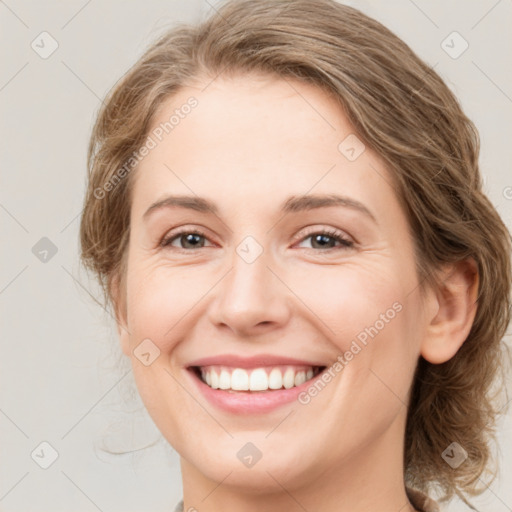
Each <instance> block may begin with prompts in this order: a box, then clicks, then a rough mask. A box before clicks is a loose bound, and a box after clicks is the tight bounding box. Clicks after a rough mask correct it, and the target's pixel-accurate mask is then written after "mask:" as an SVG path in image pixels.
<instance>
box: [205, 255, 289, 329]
mask: <svg viewBox="0 0 512 512" xmlns="http://www.w3.org/2000/svg"><path fill="white" fill-rule="evenodd" d="M267 263H269V261H268V258H267V257H266V253H265V252H263V253H262V254H261V255H260V256H259V257H258V258H257V259H256V260H255V261H253V262H251V263H249V262H247V261H245V260H244V259H243V258H242V257H241V256H240V255H239V254H238V253H236V252H234V255H233V259H232V268H231V270H230V271H229V272H228V273H227V275H225V276H224V278H223V279H222V280H221V282H220V283H219V284H218V292H217V294H216V297H215V299H214V301H213V302H212V303H211V304H210V320H211V322H212V323H213V324H214V325H216V326H217V327H223V328H229V329H231V330H232V331H233V333H234V334H235V335H236V336H237V337H250V336H254V335H258V334H263V333H264V332H267V331H269V330H275V329H276V328H279V327H282V326H284V325H285V324H286V323H287V321H288V320H289V318H290V301H291V295H292V294H291V293H290V292H289V290H288V288H287V287H286V285H285V284H284V283H283V281H282V280H281V279H280V277H279V276H278V272H276V271H275V270H274V269H271V268H269V266H267ZM272 266H274V265H272Z"/></svg>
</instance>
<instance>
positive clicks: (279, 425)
mask: <svg viewBox="0 0 512 512" xmlns="http://www.w3.org/2000/svg"><path fill="white" fill-rule="evenodd" d="M207 84H208V81H206V80H205V81H204V83H201V84H200V85H198V87H197V88H195V87H194V88H192V87H191V88H186V89H182V90H181V91H180V92H179V93H178V94H176V95H175V96H174V97H173V98H172V99H170V100H169V101H168V102H167V103H165V104H164V105H163V106H162V108H161V109H160V110H159V112H158V115H157V117H156V119H155V120H154V124H153V126H152V129H151V131H150V134H149V135H150V136H151V137H152V140H153V142H149V143H148V144H147V146H148V147H150V146H155V147H151V148H150V149H149V150H148V154H147V155H146V156H145V157H144V158H143V160H142V161H141V162H140V164H139V167H138V169H137V171H136V175H135V176H134V178H136V179H135V181H134V188H133V203H132V211H131V233H130V242H129V253H128V266H127V275H126V318H125V321H126V324H125V327H126V330H121V331H120V332H121V342H122V347H123V351H124V352H125V354H126V355H128V356H129V357H131V359H132V364H133V371H134V375H135V379H136V382H137V386H138V389H139V392H140V394H141V397H142V399H143V401H144V403H145V405H146V407H147V409H148V411H149V413H150V414H151V416H152V418H153V420H154V421H155V423H156V425H157V426H158V428H159V429H160V430H161V432H162V433H163V435H164V436H165V438H166V439H167V440H168V441H169V443H170V444H171V445H172V446H173V447H174V448H175V449H176V450H177V452H178V453H179V454H180V455H181V457H182V462H183V464H184V466H183V470H184V471H187V472H189V474H194V473H195V474H196V475H202V477H203V478H206V479H211V480H214V481H217V482H219V481H221V480H222V479H224V478H225V477H226V475H228V474H229V475H230V476H229V479H228V480H227V481H226V482H229V483H230V484H233V485H236V486H243V487H244V488H247V489H260V490H261V489H262V488H263V487H265V486H267V487H268V488H269V489H271V488H272V489H274V488H276V489H280V488H279V486H278V484H277V483H276V482H280V484H282V485H283V486H284V487H285V488H287V489H289V490H291V489H294V488H295V487H296V486H300V485H302V484H303V483H304V482H305V481H312V480H314V479H315V478H316V477H320V476H322V474H323V473H324V472H326V471H332V470H336V471H338V472H341V473H339V474H342V472H343V471H344V468H345V469H347V468H348V469H350V471H351V473H350V474H357V473H358V471H359V472H360V473H361V475H364V474H368V473H367V471H368V467H366V468H365V471H366V472H365V473H363V466H365V465H366V466H368V465H369V464H370V463H371V462H372V461H375V459H374V458H373V457H374V456H375V455H376V454H378V456H379V457H384V458H386V457H388V456H389V459H388V460H390V461H391V460H397V457H398V458H400V455H399V454H401V450H402V442H403V435H404V426H405V418H406V413H407V407H406V405H405V404H406V403H407V396H408V392H409V388H410V385H411V382H412V378H413V372H414V369H415V365H416V361H417V358H418V355H419V352H420V342H421V340H422V337H423V336H424V333H425V328H426V322H427V319H426V315H427V313H426V312H425V311H424V310H423V305H422V301H421V298H420V294H419V292H420V290H419V282H418V277H417V274H416V270H415V259H414V254H413V240H412V239H411V236H410V234H409V231H408V224H407V219H406V217H405V215H404V213H403V211H402V209H401V208H400V206H399V202H398V200H397V197H396V194H395V192H394V189H393V188H392V186H391V183H392V181H391V176H390V174H389V172H388V171H387V169H386V168H385V166H384V164H383V163H382V162H381V161H380V159H379V158H378V157H377V155H376V154H375V153H374V152H373V151H372V150H370V149H369V148H368V147H366V148H364V146H363V145H362V143H361V142H360V141H359V140H358V139H357V138H356V137H355V135H354V129H353V128H352V127H351V126H350V124H349V123H348V121H347V119H346V118H345V116H344V114H343V112H342V110H341V109H340V108H339V107H338V106H337V105H336V103H334V101H333V100H332V99H330V98H329V97H328V96H327V95H325V93H323V92H322V91H321V90H319V89H317V88H315V87H313V86H310V85H306V84H304V83H301V82H298V81H292V80H286V81H285V80H278V79H274V78H268V77H267V78H265V77H256V76H243V77H237V78H232V79H220V78H218V79H216V80H215V81H213V82H211V83H210V84H209V85H208V86H207V87H206V85H207ZM191 96H193V97H194V98H195V99H196V100H197V104H195V103H194V105H195V106H193V107H192V108H187V107H183V106H184V105H185V104H187V100H188V99H189V98H190V97H191ZM190 104H192V103H189V105H190ZM173 115H174V118H173V120H172V121H171V122H169V120H170V118H171V117H172V116H173ZM165 123H167V125H166V124H165ZM166 132H167V133H166ZM160 139H161V140H160ZM134 172H135V171H134ZM171 196H172V197H174V196H187V197H188V198H189V199H188V200H186V201H182V202H181V203H180V204H178V203H176V202H173V201H171V200H170V198H171ZM334 196H340V197H341V198H342V199H340V200H339V201H338V202H335V201H334V202H331V203H330V204H324V205H322V201H323V200H324V199H325V198H329V197H330V198H333V197H334ZM306 198H310V199H309V200H306ZM205 201H208V203H209V204H211V205H213V208H215V213H213V212H212V211H211V210H209V209H208V208H204V207H203V205H204V203H205ZM151 207H152V208H151ZM198 231H199V232H200V233H201V234H195V235H194V233H197V232H198ZM325 231H326V232H327V234H324V235H322V232H325ZM187 234H188V236H187ZM164 244H165V245H164ZM212 358H215V359H212ZM336 363H337V364H336ZM191 367H200V369H199V372H198V373H200V372H201V370H203V371H204V372H205V375H204V378H205V379H208V380H209V381H210V385H214V386H221V387H224V388H227V387H233V388H236V389H235V390H233V389H231V390H230V389H212V388H211V387H210V385H208V384H207V383H204V382H203V381H202V380H201V379H200V377H199V376H198V374H197V373H196V372H195V371H194V370H193V369H192V368H191ZM318 367H320V369H323V368H324V367H325V368H326V370H325V371H324V373H322V374H321V375H315V376H313V377H311V373H312V372H315V371H317V368H318ZM256 369H259V370H257V371H255V370H256ZM221 370H222V371H223V375H222V376H221ZM207 372H209V375H208V377H207V376H206V373H207ZM212 372H215V375H216V376H213V374H212ZM253 372H254V375H253ZM326 375H329V376H330V378H329V377H326ZM219 379H220V381H219ZM304 379H309V380H308V381H306V382H303V381H304ZM247 380H248V381H249V385H251V386H252V388H253V390H250V389H249V390H244V387H246V386H247V385H248V384H247ZM315 383H316V384H315ZM295 384H298V386H296V387H295V386H294V385H295ZM269 385H270V386H271V387H275V388H278V387H282V389H281V390H278V389H267V390H266V391H265V390H264V389H265V388H266V387H268V386H269ZM292 385H293V386H294V387H291V388H290V386H292ZM397 454H398V455H397ZM269 475H271V476H272V477H273V478H270V476H269Z"/></svg>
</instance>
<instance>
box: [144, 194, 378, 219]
mask: <svg viewBox="0 0 512 512" xmlns="http://www.w3.org/2000/svg"><path fill="white" fill-rule="evenodd" d="M331 206H341V207H345V208H351V209H353V210H357V211H359V212H361V213H363V214H364V215H366V216H367V217H369V218H370V219H371V220H373V222H375V223H376V224H377V219H376V218H375V216H374V215H373V213H372V212H371V211H370V210H369V209H368V208H367V207H366V206H365V205H364V204H363V203H360V202H359V201H357V200H355V199H352V198H350V197H346V196H339V195H336V194H312V195H311V194H310V195H302V196H291V197H289V198H288V199H287V200H286V201H284V202H283V204H282V205H281V211H282V212H283V213H292V212H301V211H307V210H314V209H317V208H327V207H331ZM176 207H177V208H186V209H189V210H194V211H197V212H201V213H212V214H214V215H218V214H219V209H218V207H217V205H216V204H215V203H214V202H212V201H210V200H209V199H205V198H203V197H198V196H186V195H178V196H167V197H165V198H163V199H160V200H159V201H156V202H155V203H153V204H152V205H151V206H150V207H149V208H148V209H147V210H146V212H145V213H144V215H143V218H144V219H147V217H149V215H150V214H151V213H152V212H154V211H156V210H160V209H162V208H176Z"/></svg>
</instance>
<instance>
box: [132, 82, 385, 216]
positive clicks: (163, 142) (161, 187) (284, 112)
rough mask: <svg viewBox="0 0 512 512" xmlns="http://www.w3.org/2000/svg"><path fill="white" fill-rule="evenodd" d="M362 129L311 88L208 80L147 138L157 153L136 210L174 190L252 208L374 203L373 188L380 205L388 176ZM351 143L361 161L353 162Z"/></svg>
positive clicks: (139, 184) (138, 176) (177, 101)
mask: <svg viewBox="0 0 512 512" xmlns="http://www.w3.org/2000/svg"><path fill="white" fill-rule="evenodd" d="M191 98H193V101H191ZM191 104H194V106H193V107H192V108H190V107H189V106H187V105H191ZM354 132H355V130H354V129H353V127H352V126H351V124H350V123H349V121H348V120H347V118H346V116H345V115H344V112H343V109H342V107H341V106H340V105H339V104H338V103H337V102H336V101H335V100H334V99H333V98H332V97H330V96H329V95H328V94H327V93H325V92H324V91H323V90H321V89H320V88H318V87H316V86H313V85H311V84H305V83H303V82H300V81H298V80H291V79H279V78H275V77H268V76H258V75H241V76H236V77H231V78H217V79H215V80H213V81H211V79H204V80H203V81H199V82H197V83H196V84H195V85H193V86H189V87H186V88H183V89H181V90H180V91H178V92H177V93H176V94H174V95H173V96H172V97H170V98H168V99H167V100H166V101H165V102H164V103H163V104H162V105H161V106H160V108H159V109H158V111H157V113H156V115H155V117H154V120H153V124H152V126H151V129H150V131H149V136H150V137H152V139H154V142H155V147H154V148H152V149H151V150H150V151H149V154H148V155H147V156H145V158H144V159H143V160H142V161H141V162H140V164H139V166H138V168H137V172H136V173H135V185H134V208H138V207H139V206H140V204H143V205H146V207H147V203H148V202H149V201H151V202H154V200H155V198H157V196H158V195H159V194H160V195H161V194H163V193H164V191H169V190H170V189H172V191H173V193H180V194H187V195H190V194H191V193H192V194H198V195H201V196H208V195H211V196H212V197H215V199H216V200H217V198H219V196H220V199H219V201H220V202H229V201H230V200H232V199H234V198H235V197H236V198H238V199H240V200H243V201H245V204H246V205H247V206H249V205H251V204H252V205H255V203H256V202H257V203H259V204H261V205H263V204H266V203H270V202H275V199H276V195H279V194H280V199H282V198H283V197H284V196H286V197H288V196H290V195H291V194H306V193H308V192H309V191H311V192H314V193H332V192H337V193H344V192H345V191H347V192H350V194H351V195H352V196H354V197H355V199H361V200H363V199H365V198H366V199H367V200H368V198H369V196H371V195H372V194H371V192H372V189H375V188H376V189H378V190H380V193H379V195H380V198H379V197H377V195H376V194H374V195H375V196H376V197H374V198H373V199H372V202H375V201H377V202H379V201H380V202H385V201H389V200H392V199H393V197H392V196H393V195H394V194H393V190H392V189H391V187H390V186H389V183H391V179H390V177H389V175H388V171H387V170H386V169H385V167H384V165H383V163H382V162H381V160H380V159H379V158H378V156H377V155H376V154H375V153H374V152H373V151H371V149H370V148H368V147H365V146H364V145H363V143H362V142H361V141H360V140H359V139H358V138H357V135H356V134H355V133H354ZM347 141H348V142H347ZM347 144H348V145H349V146H353V147H354V148H355V151H356V152H357V153H359V152H361V151H362V152H361V154H360V155H359V154H356V155H355V156H356V157H357V158H355V159H354V158H347V154H346V149H347ZM348 149H351V148H350V147H349V148H348ZM344 151H345V153H344ZM348 156H349V157H350V156H354V155H353V153H352V154H350V153H349V154H348ZM386 189H388V190H386ZM280 204H281V201H280Z"/></svg>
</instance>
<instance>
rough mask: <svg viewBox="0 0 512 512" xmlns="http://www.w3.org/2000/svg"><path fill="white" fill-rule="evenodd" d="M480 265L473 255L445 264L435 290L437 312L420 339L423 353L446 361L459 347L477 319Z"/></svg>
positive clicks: (429, 358) (433, 360)
mask: <svg viewBox="0 0 512 512" xmlns="http://www.w3.org/2000/svg"><path fill="white" fill-rule="evenodd" d="M478 283H479V276H478V267H477V265H476V263H475V261H474V260H473V259H472V258H469V259H466V260H462V261H460V262H457V263H455V264H452V265H449V266H447V267H445V268H444V269H443V271H442V273H441V285H440V287H439V289H438V290H436V291H435V292H434V295H435V297H434V298H433V302H434V304H435V308H434V309H435V312H434V313H433V314H432V315H431V318H430V319H429V324H428V325H427V332H426V335H425V337H424V339H423V341H422V343H421V351H420V352H421V355H422V356H423V357H424V358H425V359H426V360H427V361H429V362H431V363H433V364H439V363H444V362H446V361H448V360H449V359H451V358H452V357H453V356H454V355H455V354H456V353H457V351H458V350H459V349H460V347H461V346H462V344H463V343H464V341H466V338H467V337H468V335H469V332H470V330H471V326H472V325H473V321H474V319H475V315H476V310H477V302H476V301H477V296H478Z"/></svg>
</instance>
